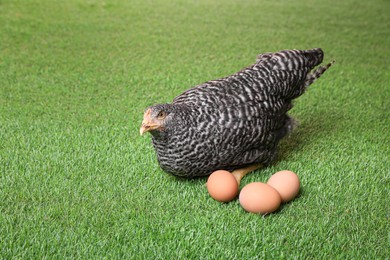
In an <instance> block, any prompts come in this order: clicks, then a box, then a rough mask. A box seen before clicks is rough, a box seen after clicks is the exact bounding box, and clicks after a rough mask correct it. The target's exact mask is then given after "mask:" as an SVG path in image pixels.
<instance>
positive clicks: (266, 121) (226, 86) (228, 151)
mask: <svg viewBox="0 0 390 260" xmlns="http://www.w3.org/2000/svg"><path fill="white" fill-rule="evenodd" d="M322 60H323V51H322V50H321V49H319V48H317V49H312V50H285V51H280V52H276V53H265V54H261V55H259V56H258V57H257V59H256V63H255V64H253V65H251V66H249V67H247V68H245V69H243V70H241V71H239V72H237V73H235V74H233V75H231V76H228V77H225V78H221V79H218V80H212V81H208V82H206V83H203V84H201V85H198V86H196V87H193V88H191V89H189V90H187V91H185V92H184V93H183V94H181V95H179V96H178V97H176V98H175V99H174V100H173V102H172V103H171V104H162V105H156V106H152V107H150V108H151V111H152V114H155V115H156V114H158V113H159V112H160V111H165V112H166V113H167V118H166V120H165V121H164V130H163V131H151V134H152V140H153V145H154V148H155V150H156V152H157V158H158V161H159V164H160V166H161V167H162V168H163V169H164V170H165V171H167V172H169V173H172V174H174V175H176V176H181V177H185V178H192V177H197V176H206V175H209V174H210V173H212V172H213V171H215V170H217V169H226V170H233V169H236V168H240V167H244V166H247V165H249V164H253V163H262V164H265V165H267V164H269V163H271V162H272V161H273V160H274V158H275V155H276V146H277V144H278V142H279V140H280V139H281V138H283V137H284V136H285V135H286V134H287V133H288V132H289V131H290V130H291V128H292V127H293V123H294V121H293V120H292V119H291V118H290V117H289V116H288V115H287V111H288V110H290V109H291V108H292V103H291V102H292V100H293V99H295V98H297V97H299V96H300V95H302V94H303V93H304V92H305V90H306V89H307V87H308V86H309V85H310V84H312V83H313V82H314V81H315V80H316V79H317V78H319V77H320V76H321V75H322V74H323V73H324V72H325V70H326V69H327V68H329V67H330V66H331V63H330V64H328V65H326V66H324V67H318V68H317V69H316V70H314V71H312V70H313V69H314V68H315V67H316V66H317V65H319V64H320V63H321V62H322Z"/></svg>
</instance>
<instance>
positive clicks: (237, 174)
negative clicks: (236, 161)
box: [232, 163, 262, 185]
mask: <svg viewBox="0 0 390 260" xmlns="http://www.w3.org/2000/svg"><path fill="white" fill-rule="evenodd" d="M261 167H262V164H260V163H258V164H252V165H250V166H248V167H245V168H241V169H237V170H234V171H233V172H232V174H233V176H234V178H236V180H237V183H238V185H240V182H241V179H242V178H243V177H244V176H245V175H247V174H248V173H250V172H252V171H254V170H257V169H259V168H261Z"/></svg>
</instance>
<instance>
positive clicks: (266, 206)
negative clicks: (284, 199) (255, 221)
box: [239, 182, 281, 214]
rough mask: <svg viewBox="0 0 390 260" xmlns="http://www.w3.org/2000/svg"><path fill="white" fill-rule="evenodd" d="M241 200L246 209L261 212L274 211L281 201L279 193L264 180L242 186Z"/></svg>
mask: <svg viewBox="0 0 390 260" xmlns="http://www.w3.org/2000/svg"><path fill="white" fill-rule="evenodd" d="M239 200H240V204H241V206H242V207H243V208H244V209H245V210H246V211H248V212H252V213H261V214H266V213H271V212H274V211H275V210H277V209H278V208H279V206H280V203H281V199H280V196H279V193H278V192H277V191H276V190H275V189H274V188H272V187H271V186H269V185H267V184H265V183H262V182H252V183H250V184H248V185H246V186H245V187H244V188H242V190H241V192H240V198H239Z"/></svg>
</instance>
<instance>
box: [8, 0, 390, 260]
mask: <svg viewBox="0 0 390 260" xmlns="http://www.w3.org/2000/svg"><path fill="white" fill-rule="evenodd" d="M389 13H390V3H389V2H388V1H385V0H374V1H358V0H344V1H338V0H323V1H310V0H302V1H285V0H281V1H255V0H245V1H232V0H227V1H225V0H224V1H223V0H212V1H208V0H201V1H181V0H173V1H163V0H155V1H153V0H152V1H120V0H118V1H98V0H86V1H82V0H71V1H49V0H44V1H38V0H36V1H32V0H26V1H14V0H1V1H0V25H1V26H0V84H1V85H0V91H1V92H0V258H3V259H10V258H17V259H28V258H38V259H39V258H45V259H51V258H90V259H96V258H106V259H115V258H125V259H129V258H140V259H143V258H149V259H179V258H194V259H198V258H201V259H251V258H252V259H253V258H264V259H271V258H309V259H316V258H326V259H335V258H336V259H337V258H338V259H345V258H346V259H362V258H365V259H388V258H389V257H390V255H389V243H390V240H389V237H390V235H389V230H390V229H389V228H390V227H389V202H388V200H389V195H390V194H389V186H390V185H389V184H390V181H389V171H390V169H389V154H390V149H389V146H390V143H389V138H390V137H389V130H390V129H389V124H390V120H389V110H390V107H389V99H390V88H389V84H390V74H389V67H390V62H389V57H390V48H389V46H390V30H389V28H390V18H389V15H388V14H389ZM314 47H321V48H323V49H324V51H325V61H331V60H333V59H334V60H336V63H335V64H334V66H333V67H332V68H331V69H329V71H327V72H326V73H325V74H324V75H323V76H322V77H321V78H320V79H319V80H318V81H317V82H316V83H315V84H313V85H312V87H311V88H310V90H309V91H308V92H307V93H306V94H305V95H304V96H302V97H301V98H299V99H298V100H297V101H296V102H295V107H294V108H293V109H292V110H291V113H290V114H291V115H292V116H293V117H296V118H297V119H298V120H299V121H300V126H299V127H298V129H297V130H296V131H295V132H294V133H293V134H292V135H291V137H290V138H289V139H286V140H284V141H283V142H282V143H281V145H280V156H279V158H278V160H277V161H276V162H275V163H274V164H273V165H272V166H270V167H268V168H265V169H262V170H258V171H256V172H254V173H252V174H250V175H248V176H247V177H245V178H244V179H243V181H242V185H241V186H243V185H245V184H247V183H250V182H253V181H267V179H268V178H269V177H270V176H271V175H272V174H273V173H274V172H276V171H279V170H282V169H290V170H293V171H295V172H296V173H297V174H298V175H299V177H300V179H301V184H302V188H301V192H300V195H299V197H298V198H296V199H295V200H294V201H292V202H290V203H288V204H285V205H283V206H282V207H281V209H280V210H279V211H278V212H276V213H274V214H270V215H267V216H261V215H254V214H249V213H246V212H244V211H243V210H242V208H241V207H240V205H239V203H238V201H233V202H231V203H223V204H221V203H219V202H216V201H214V200H213V199H211V198H210V197H209V195H208V194H207V191H206V189H205V187H204V183H205V181H206V179H205V178H201V179H195V180H190V181H186V180H180V179H176V178H174V177H172V176H170V175H168V174H166V173H164V172H163V171H162V170H161V169H160V168H159V167H158V164H157V161H156V156H155V153H154V150H153V148H152V146H151V143H150V138H149V137H140V136H139V127H140V122H141V120H142V116H143V110H144V108H145V107H147V106H149V105H152V104H156V103H164V102H170V101H171V100H172V99H173V98H174V97H175V96H176V95H178V94H180V93H181V92H183V91H184V90H186V89H187V88H189V87H190V86H194V85H196V84H199V83H202V82H204V81H206V80H210V79H215V78H219V77H223V76H226V75H229V74H231V73H234V72H236V71H238V70H240V69H241V68H243V67H244V66H246V65H249V64H251V63H253V62H254V59H255V56H256V55H257V54H259V53H262V52H271V51H278V50H282V49H293V48H299V49H307V48H314Z"/></svg>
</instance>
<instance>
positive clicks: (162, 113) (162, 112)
mask: <svg viewBox="0 0 390 260" xmlns="http://www.w3.org/2000/svg"><path fill="white" fill-rule="evenodd" d="M166 115H167V113H165V111H160V112H159V113H158V115H157V118H158V119H164V118H165V117H166Z"/></svg>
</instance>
